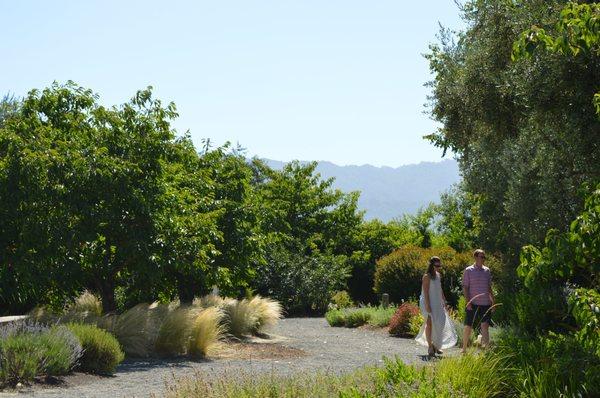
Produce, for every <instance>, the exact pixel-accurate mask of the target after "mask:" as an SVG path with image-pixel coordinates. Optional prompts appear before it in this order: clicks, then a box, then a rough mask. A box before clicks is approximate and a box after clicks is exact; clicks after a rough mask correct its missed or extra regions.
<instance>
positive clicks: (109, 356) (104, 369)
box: [67, 323, 125, 374]
mask: <svg viewBox="0 0 600 398" xmlns="http://www.w3.org/2000/svg"><path fill="white" fill-rule="evenodd" d="M67 327H68V328H69V330H71V332H73V334H75V336H77V339H79V342H80V343H81V346H82V347H83V356H82V357H81V359H80V361H79V366H78V369H80V370H82V371H84V372H90V373H98V374H112V373H113V372H114V371H115V369H116V367H117V365H118V364H119V363H121V362H122V361H123V359H124V358H125V354H124V353H123V351H122V350H121V347H120V345H119V342H118V341H117V339H116V338H115V337H114V336H112V335H111V334H110V333H108V332H106V331H104V330H102V329H99V328H98V327H96V326H93V325H83V324H76V323H71V324H68V325H67Z"/></svg>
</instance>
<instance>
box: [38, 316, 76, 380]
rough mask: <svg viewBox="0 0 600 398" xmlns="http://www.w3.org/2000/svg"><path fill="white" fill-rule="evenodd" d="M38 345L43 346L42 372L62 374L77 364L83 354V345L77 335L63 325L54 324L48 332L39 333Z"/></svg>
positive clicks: (55, 374)
mask: <svg viewBox="0 0 600 398" xmlns="http://www.w3.org/2000/svg"><path fill="white" fill-rule="evenodd" d="M39 340H40V345H41V346H42V347H43V348H44V351H45V359H44V364H43V369H44V373H46V374H48V375H54V376H58V375H64V374H67V373H69V372H70V371H71V370H73V368H74V367H75V366H76V365H77V362H78V360H79V359H80V358H81V356H82V355H83V347H82V346H81V343H80V342H79V339H78V338H77V336H75V335H74V334H73V332H71V331H70V330H69V329H68V328H67V327H65V326H62V325H61V326H54V327H52V328H51V329H50V330H49V331H48V332H46V333H41V334H40V335H39Z"/></svg>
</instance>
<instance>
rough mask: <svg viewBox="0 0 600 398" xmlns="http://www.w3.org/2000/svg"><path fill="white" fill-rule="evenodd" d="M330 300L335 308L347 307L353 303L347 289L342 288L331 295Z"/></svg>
mask: <svg viewBox="0 0 600 398" xmlns="http://www.w3.org/2000/svg"><path fill="white" fill-rule="evenodd" d="M331 302H332V304H333V305H335V306H336V307H337V308H349V307H352V306H353V305H354V303H353V302H352V299H351V298H350V295H349V294H348V292H347V291H345V290H342V291H339V292H337V293H335V294H334V295H333V297H332V298H331Z"/></svg>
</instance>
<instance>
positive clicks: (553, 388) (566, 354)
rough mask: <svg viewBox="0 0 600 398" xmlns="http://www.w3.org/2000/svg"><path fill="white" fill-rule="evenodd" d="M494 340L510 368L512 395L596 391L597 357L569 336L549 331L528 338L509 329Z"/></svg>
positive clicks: (588, 393) (599, 371)
mask: <svg viewBox="0 0 600 398" xmlns="http://www.w3.org/2000/svg"><path fill="white" fill-rule="evenodd" d="M497 344H498V347H497V350H496V351H497V352H498V354H497V355H499V356H500V357H503V358H504V359H505V362H506V363H505V365H504V366H505V367H507V368H510V369H513V374H512V381H511V385H512V389H513V391H515V393H514V395H520V396H528V397H551V396H577V395H578V394H581V395H583V396H595V395H597V394H598V393H599V392H600V390H599V387H598V386H600V382H599V376H598V375H599V374H600V357H599V356H598V355H597V354H596V353H594V352H593V351H591V350H589V349H586V348H585V347H584V346H583V345H582V344H581V343H580V342H579V341H578V340H577V339H576V338H574V337H572V336H567V335H557V334H553V333H550V334H549V335H547V336H539V337H537V338H535V339H531V338H530V337H529V336H527V335H520V334H518V333H515V332H511V333H505V334H504V335H502V338H501V339H500V340H499V341H498V342H497Z"/></svg>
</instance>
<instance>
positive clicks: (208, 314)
mask: <svg viewBox="0 0 600 398" xmlns="http://www.w3.org/2000/svg"><path fill="white" fill-rule="evenodd" d="M223 317H224V314H223V311H222V310H221V309H219V308H217V307H209V308H205V309H203V310H202V311H201V312H200V313H199V314H198V315H197V316H196V319H194V321H193V325H192V329H191V335H190V339H189V343H188V354H189V355H191V356H193V357H206V356H209V355H212V354H214V353H215V352H216V350H217V348H218V343H219V341H220V340H221V339H222V338H223V331H224V327H223V324H222V321H223Z"/></svg>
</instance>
